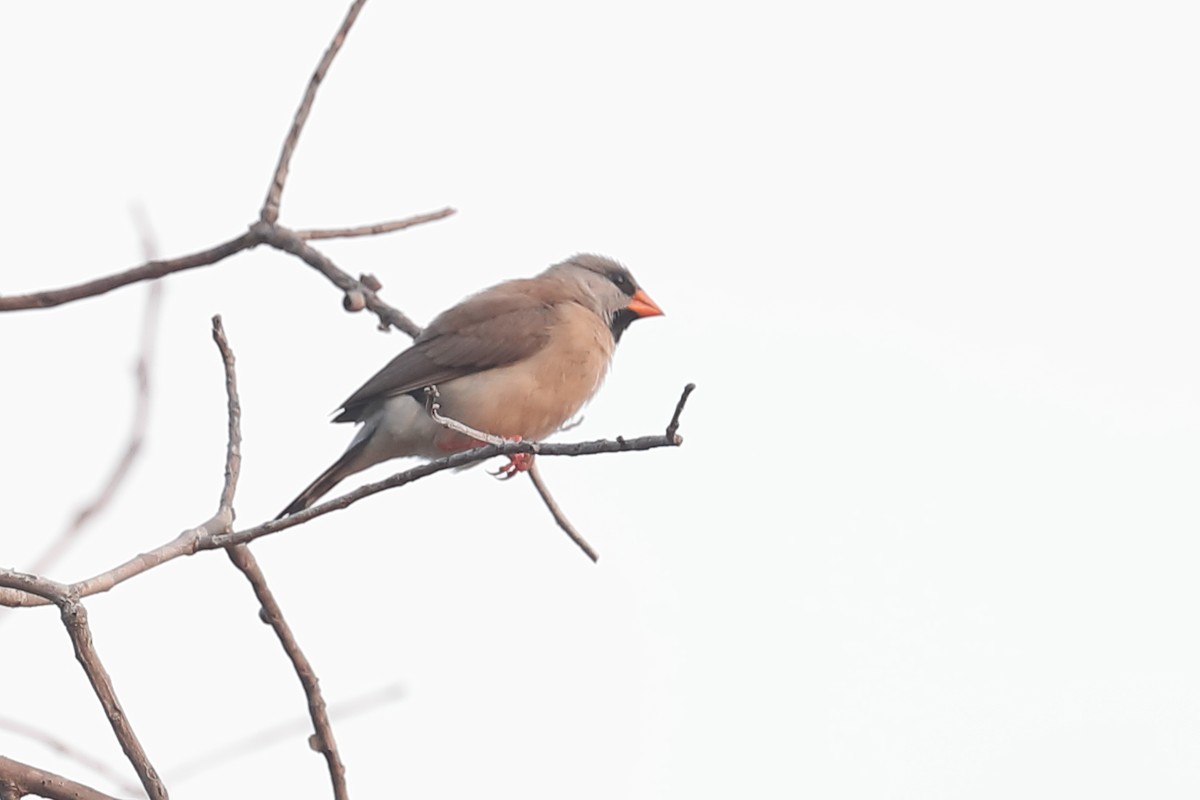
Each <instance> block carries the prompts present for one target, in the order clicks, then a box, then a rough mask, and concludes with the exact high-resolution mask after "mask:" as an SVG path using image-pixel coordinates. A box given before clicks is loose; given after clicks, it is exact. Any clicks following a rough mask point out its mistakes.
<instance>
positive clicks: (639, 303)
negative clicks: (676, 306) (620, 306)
mask: <svg viewBox="0 0 1200 800" xmlns="http://www.w3.org/2000/svg"><path fill="white" fill-rule="evenodd" d="M625 307H626V308H628V309H629V310H630V311H632V312H633V313H635V314H637V315H638V316H639V317H661V316H662V314H663V310H662V309H661V308H659V307H658V303H656V302H654V301H653V300H651V299H650V295H648V294H646V293H645V292H643V291H642V290H641V289H638V290H637V291H636V292H634V293H633V297H631V298H629V305H627V306H625Z"/></svg>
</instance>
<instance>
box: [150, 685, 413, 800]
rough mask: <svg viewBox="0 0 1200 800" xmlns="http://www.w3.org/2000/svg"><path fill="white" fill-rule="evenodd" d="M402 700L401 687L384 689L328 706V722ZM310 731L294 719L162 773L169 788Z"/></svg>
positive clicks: (304, 721) (308, 722)
mask: <svg viewBox="0 0 1200 800" xmlns="http://www.w3.org/2000/svg"><path fill="white" fill-rule="evenodd" d="M403 697H404V690H403V688H402V687H401V686H400V685H399V684H396V683H393V684H391V685H389V686H384V687H382V688H380V689H376V690H375V691H372V692H368V693H366V694H363V695H359V696H358V697H353V698H351V699H349V700H343V701H342V702H340V703H333V704H331V705H330V706H329V717H330V719H336V720H337V721H338V723H339V724H340V723H342V722H344V721H346V720H348V719H351V718H352V717H356V716H358V715H359V714H365V713H367V712H369V711H374V710H375V709H377V708H379V707H380V706H381V705H384V704H386V703H394V702H396V701H398V700H400V699H402V698H403ZM311 729H312V718H311V717H310V716H303V717H295V718H294V719H290V720H287V721H285V722H280V723H277V724H275V725H271V726H269V727H266V728H263V729H261V730H258V731H255V732H254V733H251V734H248V735H246V736H244V737H242V738H241V739H237V740H235V741H229V742H225V743H224V744H222V745H221V746H220V747H217V748H214V749H213V750H210V751H209V752H206V753H201V754H200V755H198V756H195V757H193V758H191V759H189V760H188V761H185V762H184V763H182V764H179V765H177V766H174V767H169V768H167V769H166V770H164V772H165V773H166V774H167V775H168V776H169V777H170V779H171V785H172V786H178V785H179V784H180V783H181V782H183V781H186V780H190V779H191V778H192V777H193V776H195V775H198V774H199V773H201V772H205V771H206V770H209V769H212V768H213V767H216V766H219V765H221V764H224V763H226V762H228V761H231V760H233V759H235V758H245V757H247V756H249V755H252V754H253V753H255V752H257V751H259V750H263V749H265V748H267V747H270V746H272V745H274V744H277V743H278V742H281V741H284V740H287V739H292V738H294V737H296V736H303V735H304V734H306V733H307V732H308V731H309V730H311Z"/></svg>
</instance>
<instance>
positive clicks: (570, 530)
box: [529, 459, 600, 563]
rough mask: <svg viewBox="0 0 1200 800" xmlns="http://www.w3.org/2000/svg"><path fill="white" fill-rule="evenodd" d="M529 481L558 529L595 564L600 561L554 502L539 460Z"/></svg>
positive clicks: (532, 468)
mask: <svg viewBox="0 0 1200 800" xmlns="http://www.w3.org/2000/svg"><path fill="white" fill-rule="evenodd" d="M529 479H530V480H531V481H533V485H534V487H535V488H536V489H537V491H538V494H540V495H541V496H542V502H543V503H545V504H546V508H548V509H550V513H551V514H553V515H554V521H555V522H557V523H558V527H560V528H562V529H563V530H564V531H566V534H567V536H570V537H571V541H573V542H574V543H575V544H577V545H579V549H580V550H582V551H583V552H584V553H585V554H587V557H588V558H590V559H591V560H592V562H593V563H595V562H597V561H599V560H600V556H598V555H596V551H595V550H593V549H592V546H591V545H590V544H588V543H587V540H586V539H584V538H583V534H581V533H580V532H579V531H577V530H575V526H574V525H572V524H571V520H569V519H567V515H566V514H564V513H563V510H562V509H561V508H560V507H559V505H558V503H556V502H555V501H554V496H553V495H551V494H550V489H549V488H548V487H547V486H546V484H545V482H544V481H542V473H541V472H539V471H538V465H537V459H534V461H533V464H532V466H530V467H529Z"/></svg>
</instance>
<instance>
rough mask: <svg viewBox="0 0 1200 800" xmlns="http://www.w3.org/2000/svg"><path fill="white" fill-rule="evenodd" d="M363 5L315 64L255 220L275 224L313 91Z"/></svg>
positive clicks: (357, 1) (352, 9)
mask: <svg viewBox="0 0 1200 800" xmlns="http://www.w3.org/2000/svg"><path fill="white" fill-rule="evenodd" d="M365 3H366V0H355V2H354V4H353V5H351V6H350V11H349V12H347V14H346V19H345V20H343V21H342V26H341V27H340V28H338V31H337V33H335V34H334V36H333V41H332V42H330V43H329V47H328V48H326V50H325V55H324V56H322V57H321V62H320V63H319V64H317V68H316V69H315V70H314V71H313V74H312V77H311V78H309V80H308V89H306V90H305V92H304V98H303V99H302V100H301V101H300V107H299V108H298V109H296V116H295V118H294V119H293V120H292V128H291V130H289V131H288V135H287V138H286V139H284V141H283V149H282V151H280V153H279V164H278V165H277V166H276V167H275V174H274V175H273V176H272V177H271V188H270V189H268V190H267V199H266V201H265V202H264V203H263V207H262V213H261V214H260V215H259V218H260V219H261V220H262V221H263V222H265V223H267V224H268V225H274V224H275V223H276V222H277V221H278V220H279V202H280V200H281V199H282V197H283V184H284V183H285V182H286V181H287V175H288V168H289V166H290V165H291V161H292V154H293V153H294V152H295V151H296V143H297V142H298V141H299V140H300V131H301V130H303V129H304V123H305V122H306V121H307V120H308V113H309V111H311V110H312V104H313V100H314V99H316V96H317V87H318V86H320V85H321V81H323V80H325V73H326V72H328V71H329V66H330V64H332V63H333V59H334V56H336V55H337V54H338V50H340V49H341V48H342V43H343V42H344V41H346V34H348V33H349V32H350V26H352V25H353V24H354V20H355V19H357V18H358V12H359V11H361V10H362V7H363V5H364V4H365Z"/></svg>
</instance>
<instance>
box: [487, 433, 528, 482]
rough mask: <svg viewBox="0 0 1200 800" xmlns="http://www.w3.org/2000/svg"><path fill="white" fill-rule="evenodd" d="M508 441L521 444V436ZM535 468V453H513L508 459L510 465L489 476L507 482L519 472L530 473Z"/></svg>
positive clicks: (490, 473)
mask: <svg viewBox="0 0 1200 800" xmlns="http://www.w3.org/2000/svg"><path fill="white" fill-rule="evenodd" d="M508 441H510V442H519V441H521V437H520V436H513V437H512V438H510V439H509V440H508ZM531 467H533V453H513V454H512V455H511V456H509V457H508V463H507V464H505V465H504V466H503V467H500V469H498V470H496V471H495V472H489V473H488V474H489V475H491V476H493V477H494V478H497V479H499V480H502V481H506V480H508V479H509V478H511V477H512V476H514V475H516V474H517V473H518V472H528V471H529V469H530V468H531Z"/></svg>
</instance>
